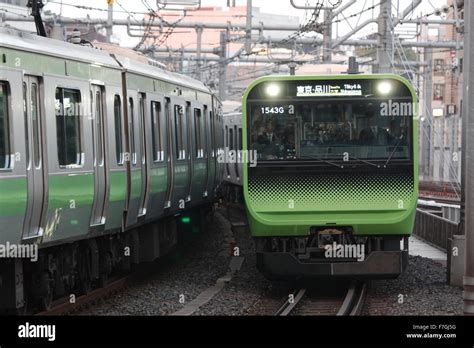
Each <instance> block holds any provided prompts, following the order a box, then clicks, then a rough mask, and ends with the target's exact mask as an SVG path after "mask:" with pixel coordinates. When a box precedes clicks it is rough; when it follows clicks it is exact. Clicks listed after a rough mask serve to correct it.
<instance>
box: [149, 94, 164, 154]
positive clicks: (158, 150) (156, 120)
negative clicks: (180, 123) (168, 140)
mask: <svg viewBox="0 0 474 348" xmlns="http://www.w3.org/2000/svg"><path fill="white" fill-rule="evenodd" d="M161 124H162V115H161V103H159V102H156V101H152V102H151V134H152V135H151V140H152V143H153V161H154V162H161V161H163V160H164V158H163V143H162V137H161Z"/></svg>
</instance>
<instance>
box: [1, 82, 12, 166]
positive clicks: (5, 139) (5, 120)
mask: <svg viewBox="0 0 474 348" xmlns="http://www.w3.org/2000/svg"><path fill="white" fill-rule="evenodd" d="M10 164H11V163H10V125H9V115H8V85H7V84H6V83H5V82H0V169H7V168H10Z"/></svg>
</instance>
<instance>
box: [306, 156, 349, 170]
mask: <svg viewBox="0 0 474 348" xmlns="http://www.w3.org/2000/svg"><path fill="white" fill-rule="evenodd" d="M300 158H301V159H312V160H316V161H319V162H323V163H326V164H330V165H332V166H335V167H338V168H341V169H342V168H344V166H342V165H340V164H337V163H334V162H331V161H328V160H325V159H322V158H321V157H317V156H300Z"/></svg>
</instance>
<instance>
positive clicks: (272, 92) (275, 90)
mask: <svg viewBox="0 0 474 348" xmlns="http://www.w3.org/2000/svg"><path fill="white" fill-rule="evenodd" d="M280 90H281V88H280V85H278V84H276V83H270V84H269V85H268V86H267V88H266V92H267V95H268V96H269V97H277V96H278V95H279V94H280Z"/></svg>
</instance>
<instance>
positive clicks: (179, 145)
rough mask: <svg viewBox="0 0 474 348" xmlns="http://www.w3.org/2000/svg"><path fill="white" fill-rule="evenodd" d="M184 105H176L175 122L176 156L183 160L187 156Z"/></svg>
mask: <svg viewBox="0 0 474 348" xmlns="http://www.w3.org/2000/svg"><path fill="white" fill-rule="evenodd" d="M183 115H184V107H183V106H182V105H175V106H174V124H175V142H176V158H177V159H178V160H182V159H185V158H186V150H185V149H184V125H183Z"/></svg>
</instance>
